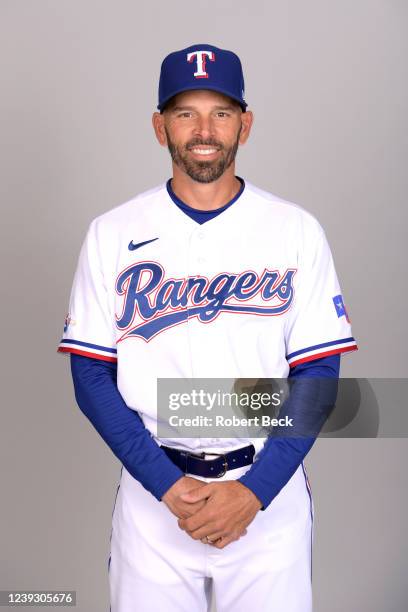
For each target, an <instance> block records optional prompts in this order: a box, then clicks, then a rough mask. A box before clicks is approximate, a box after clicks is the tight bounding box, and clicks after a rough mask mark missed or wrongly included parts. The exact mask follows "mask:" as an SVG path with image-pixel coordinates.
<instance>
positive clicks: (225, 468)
mask: <svg viewBox="0 0 408 612" xmlns="http://www.w3.org/2000/svg"><path fill="white" fill-rule="evenodd" d="M205 455H213V456H214V457H222V458H223V465H222V472H220V473H219V474H217V475H214V478H222V477H223V476H224V475H225V474H226V473H227V470H228V461H227V458H226V456H225V455H224V454H223V453H205V452H202V453H201V456H205Z"/></svg>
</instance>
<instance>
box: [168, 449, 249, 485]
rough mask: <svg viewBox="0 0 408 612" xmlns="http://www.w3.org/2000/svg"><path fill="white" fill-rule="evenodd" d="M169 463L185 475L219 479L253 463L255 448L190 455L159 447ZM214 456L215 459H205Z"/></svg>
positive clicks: (177, 450)
mask: <svg viewBox="0 0 408 612" xmlns="http://www.w3.org/2000/svg"><path fill="white" fill-rule="evenodd" d="M161 448H162V449H163V450H164V452H165V453H166V455H167V456H168V457H169V459H171V461H172V462H173V463H174V464H175V465H177V466H178V467H179V468H180V469H181V470H182V471H183V472H184V473H185V474H194V475H195V476H203V477H204V478H221V477H222V476H224V474H225V473H226V472H227V471H228V470H235V469H236V468H239V467H243V466H244V465H250V464H251V463H253V459H254V455H255V447H254V445H253V444H250V445H249V446H245V447H244V448H239V449H238V450H233V451H230V452H229V453H207V452H202V453H199V454H195V453H190V452H189V451H186V450H181V449H178V448H171V447H170V446H161ZM208 456H214V457H215V459H206V457H208Z"/></svg>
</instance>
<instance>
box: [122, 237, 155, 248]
mask: <svg viewBox="0 0 408 612" xmlns="http://www.w3.org/2000/svg"><path fill="white" fill-rule="evenodd" d="M155 240H158V238H152V239H151V240H145V241H144V242H137V243H136V244H134V242H133V240H131V241H130V242H129V246H128V249H129V251H136V249H140V247H142V246H144V245H145V244H149V243H150V242H154V241H155Z"/></svg>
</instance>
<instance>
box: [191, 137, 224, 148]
mask: <svg viewBox="0 0 408 612" xmlns="http://www.w3.org/2000/svg"><path fill="white" fill-rule="evenodd" d="M200 145H207V146H209V147H214V148H216V149H218V150H219V151H220V150H221V149H223V148H224V147H223V145H222V144H221V143H220V142H218V141H217V140H214V139H212V138H209V139H207V140H203V139H202V138H195V139H194V140H190V142H188V143H187V144H186V146H185V148H186V149H187V151H190V150H191V149H194V147H199V146H200Z"/></svg>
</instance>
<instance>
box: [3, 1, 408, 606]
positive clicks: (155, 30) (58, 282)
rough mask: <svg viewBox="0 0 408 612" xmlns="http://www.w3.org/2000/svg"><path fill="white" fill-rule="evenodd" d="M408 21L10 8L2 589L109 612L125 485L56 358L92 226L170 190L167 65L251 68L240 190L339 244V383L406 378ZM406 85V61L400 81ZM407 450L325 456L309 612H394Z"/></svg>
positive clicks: (317, 10)
mask: <svg viewBox="0 0 408 612" xmlns="http://www.w3.org/2000/svg"><path fill="white" fill-rule="evenodd" d="M407 12H408V11H407V4H406V2H405V1H403V0H382V1H381V0H341V1H340V0H338V1H332V0H309V2H303V0H297V1H295V0H293V1H286V0H285V1H284V0H282V1H274V0H265V1H261V0H252V1H251V2H249V3H247V2H243V1H239V0H223V1H222V2H221V1H218V2H217V1H214V2H202V1H200V0H196V1H195V2H185V1H183V2H181V1H180V0H172V2H164V1H161V2H159V3H157V2H156V3H152V4H150V5H149V4H148V3H147V2H137V1H136V0H134V1H130V0H121V1H116V2H113V1H112V2H106V1H105V2H102V1H99V0H98V1H96V0H82V1H79V0H52V1H51V0H50V1H45V0H35V1H34V0H26V1H22V0H1V2H0V28H1V31H0V45H1V48H0V63H1V72H0V74H1V98H0V104H1V111H0V120H1V166H0V167H1V170H2V179H1V182H0V189H1V204H2V224H1V227H2V236H1V240H0V249H1V265H2V268H3V270H2V274H3V276H2V277H3V279H4V280H3V284H2V288H1V291H2V302H1V303H2V317H1V323H2V338H3V362H2V368H1V371H2V375H3V378H4V380H3V383H2V409H3V410H2V412H3V414H2V427H1V444H0V448H1V454H2V458H1V459H2V461H1V465H2V472H1V475H2V505H1V512H2V520H1V534H0V535H1V540H0V541H1V568H0V576H1V583H0V589H14V588H16V589H17V588H20V589H22V588H24V589H30V588H32V589H76V590H77V601H78V606H77V609H78V611H80V612H100V611H103V610H108V603H107V601H108V582H107V559H108V554H109V535H110V521H111V512H112V508H113V502H114V496H115V492H116V485H117V481H118V478H119V472H120V465H119V463H118V462H117V460H116V459H115V458H114V457H113V456H112V454H111V452H110V451H109V449H108V448H107V447H105V445H104V443H103V442H102V440H101V439H100V438H99V437H98V435H97V434H96V433H95V432H94V430H93V429H92V427H91V426H90V425H89V423H88V421H87V420H86V419H85V418H84V417H83V415H82V414H81V413H80V411H79V409H78V408H77V407H76V405H75V403H74V399H73V393H72V388H71V381H70V375H69V368H68V366H69V364H68V360H67V359H65V358H64V357H62V356H59V355H58V356H57V355H56V352H55V351H56V345H57V343H58V341H59V338H60V334H61V330H62V325H63V319H64V316H65V312H66V309H67V304H68V296H69V290H70V286H71V282H72V276H73V273H74V269H75V265H76V260H77V256H78V251H79V247H80V244H81V242H82V240H83V237H84V234H85V231H86V228H87V225H88V223H89V222H90V220H91V219H92V218H93V217H95V216H96V215H99V214H101V213H102V212H104V211H106V210H108V209H110V208H112V207H113V206H116V205H118V204H121V203H122V202H124V201H126V200H127V199H129V198H131V197H132V196H133V195H135V194H136V193H138V192H140V191H142V190H144V189H147V188H150V187H152V186H154V185H157V184H158V183H160V182H162V181H164V180H165V179H166V178H168V176H169V171H170V166H169V159H168V154H167V151H166V150H162V149H160V147H159V145H158V144H157V143H156V142H155V139H154V136H153V132H152V129H151V125H150V117H151V113H152V111H153V110H154V107H155V103H156V91H157V82H158V74H159V66H160V62H161V60H162V58H163V56H164V55H165V54H167V53H168V52H170V51H172V50H175V49H180V48H182V47H184V46H187V45H189V44H193V43H199V42H211V43H213V44H216V45H219V46H223V47H225V48H232V49H234V50H235V51H236V52H238V54H239V55H240V56H241V57H242V60H243V64H244V69H245V73H246V85H247V87H246V90H247V100H248V102H249V103H250V107H251V108H252V109H253V110H254V112H255V125H254V130H253V134H252V137H251V139H250V141H249V142H248V143H247V145H246V146H245V147H244V148H243V149H242V150H241V152H240V155H239V163H238V172H239V173H240V174H241V175H242V176H244V177H246V178H247V179H248V180H250V181H251V182H253V183H255V184H257V185H258V186H260V187H261V188H263V189H267V190H269V191H272V192H273V193H275V194H277V195H280V196H281V197H284V198H287V199H289V200H292V201H295V202H297V203H299V204H301V205H302V206H304V207H305V208H307V209H308V210H310V211H311V212H312V213H314V214H315V215H316V216H317V217H318V219H319V220H320V222H321V223H322V225H323V227H324V228H325V230H326V232H327V236H328V238H329V242H330V244H331V247H332V250H333V253H334V256H335V261H336V267H337V271H338V275H339V277H340V280H341V283H342V287H343V293H344V295H345V300H346V304H347V306H348V308H349V310H350V313H351V318H352V324H353V331H354V334H355V336H356V338H357V340H358V343H359V345H360V351H358V352H357V353H354V354H352V355H349V356H346V357H345V358H344V359H343V365H342V374H343V376H360V377H365V376H367V377H397V376H399V377H406V373H407V366H406V363H407V349H406V347H407V342H406V316H405V315H406V301H407V290H406V284H405V274H406V273H405V270H404V267H405V265H404V264H405V261H406V257H405V248H404V247H405V245H404V241H405V238H406V236H405V233H406V227H407V211H406V201H405V197H406V192H407V173H406V160H407V153H408V151H407V138H406V128H407V126H406V121H405V117H406V112H407V105H406V103H407V87H406V65H404V59H405V58H406V57H407V51H408V49H407V46H408V45H407V40H408V38H407V27H406V24H407V21H406V20H407ZM405 64H406V62H405ZM407 458H408V453H407V442H406V440H396V439H393V440H376V439H373V440H331V439H330V440H319V441H318V443H317V444H316V446H315V447H314V449H313V450H312V451H311V453H310V455H309V457H308V459H307V465H308V468H309V472H310V477H311V481H312V487H313V493H314V499H315V506H316V524H315V525H316V531H315V548H314V593H315V612H326V611H327V610H331V612H344V610H370V612H383V611H387V612H394V611H395V612H401V610H403V609H406V604H407V600H408V596H407V586H406V576H405V574H406V571H405V564H406V553H407V548H408V547H407V534H406V520H405V516H406V512H407V498H406V478H404V480H403V477H404V476H406V468H405V466H406V462H407Z"/></svg>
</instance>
